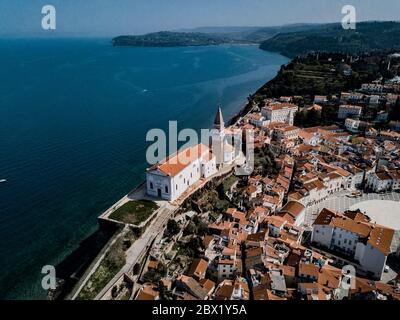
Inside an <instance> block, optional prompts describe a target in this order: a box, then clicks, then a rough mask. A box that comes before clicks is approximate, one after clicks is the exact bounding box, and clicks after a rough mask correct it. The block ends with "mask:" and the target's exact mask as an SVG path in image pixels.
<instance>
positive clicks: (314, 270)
mask: <svg viewBox="0 0 400 320" xmlns="http://www.w3.org/2000/svg"><path fill="white" fill-rule="evenodd" d="M318 274H319V268H318V267H317V266H316V265H315V264H311V263H310V264H306V263H300V264H299V276H300V275H306V276H310V277H314V278H316V279H317V278H318Z"/></svg>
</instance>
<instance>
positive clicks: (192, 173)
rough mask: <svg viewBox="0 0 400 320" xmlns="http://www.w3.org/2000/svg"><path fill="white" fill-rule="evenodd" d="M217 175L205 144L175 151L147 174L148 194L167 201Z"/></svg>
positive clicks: (212, 159)
mask: <svg viewBox="0 0 400 320" xmlns="http://www.w3.org/2000/svg"><path fill="white" fill-rule="evenodd" d="M216 172H217V163H216V158H215V156H214V155H213V154H212V152H211V150H210V149H209V148H208V147H207V146H206V145H204V144H198V145H196V146H193V147H189V148H186V149H184V150H181V151H178V152H177V153H176V154H175V155H173V156H170V157H168V158H167V159H165V160H164V161H161V162H160V163H157V164H156V165H154V166H152V167H150V168H149V169H147V171H146V185H147V194H148V195H150V196H153V197H158V198H162V199H164V200H167V201H174V200H176V199H178V198H179V197H180V196H181V195H182V194H183V193H184V192H185V191H186V190H187V189H188V188H190V187H191V186H193V185H194V184H195V183H197V182H199V181H200V179H205V178H208V177H210V176H212V175H213V174H215V173H216Z"/></svg>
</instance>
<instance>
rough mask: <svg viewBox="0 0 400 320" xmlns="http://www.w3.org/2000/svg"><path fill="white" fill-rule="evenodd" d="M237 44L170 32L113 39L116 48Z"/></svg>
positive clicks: (226, 39) (200, 34)
mask: <svg viewBox="0 0 400 320" xmlns="http://www.w3.org/2000/svg"><path fill="white" fill-rule="evenodd" d="M235 42H236V41H235V40H233V39H229V38H225V37H224V36H216V35H210V34H206V33H186V32H170V31H162V32H155V33H148V34H145V35H139V36H119V37H116V38H114V39H112V43H113V45H114V46H134V47H180V46H209V45H218V44H223V43H235Z"/></svg>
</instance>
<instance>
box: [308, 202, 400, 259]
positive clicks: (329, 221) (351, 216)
mask: <svg viewBox="0 0 400 320" xmlns="http://www.w3.org/2000/svg"><path fill="white" fill-rule="evenodd" d="M362 215H363V214H362V213H361V212H357V213H354V212H347V213H346V214H341V213H339V212H338V213H335V212H333V211H331V210H328V209H323V210H322V211H321V212H320V214H319V215H318V217H317V219H316V220H315V222H314V225H331V226H334V227H337V228H341V229H344V230H347V231H350V232H353V233H356V234H358V235H359V236H361V237H363V238H366V239H368V243H369V244H370V245H371V246H372V247H374V248H376V249H379V250H380V251H382V252H383V253H384V254H386V255H387V254H388V253H389V252H390V246H391V243H392V239H393V235H394V230H392V229H389V228H386V227H383V226H380V225H376V224H372V223H370V222H368V221H369V219H368V218H366V217H365V216H364V217H362Z"/></svg>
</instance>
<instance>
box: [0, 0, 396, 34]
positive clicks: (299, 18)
mask: <svg viewBox="0 0 400 320" xmlns="http://www.w3.org/2000/svg"><path fill="white" fill-rule="evenodd" d="M48 4H50V5H53V6H54V7H55V8H56V21H57V25H56V30H53V31H49V30H46V31H45V30H43V29H42V27H41V21H42V17H43V14H42V13H41V11H42V7H43V6H44V5H48ZM347 4H351V5H353V6H354V7H355V8H356V10H357V20H358V21H365V20H400V14H399V13H400V1H399V0H279V1H277V0H0V36H3V37H4V36H40V35H43V36H45V35H48V34H49V32H51V33H52V34H56V35H60V36H65V35H75V36H99V37H101V36H107V37H108V36H116V35H120V34H142V33H146V32H154V31H160V30H175V29H180V28H194V27H202V26H274V25H284V24H291V23H300V22H308V23H321V22H340V21H341V19H342V17H343V15H342V13H341V9H342V7H343V6H344V5H347Z"/></svg>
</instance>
